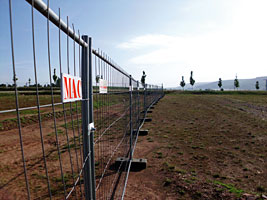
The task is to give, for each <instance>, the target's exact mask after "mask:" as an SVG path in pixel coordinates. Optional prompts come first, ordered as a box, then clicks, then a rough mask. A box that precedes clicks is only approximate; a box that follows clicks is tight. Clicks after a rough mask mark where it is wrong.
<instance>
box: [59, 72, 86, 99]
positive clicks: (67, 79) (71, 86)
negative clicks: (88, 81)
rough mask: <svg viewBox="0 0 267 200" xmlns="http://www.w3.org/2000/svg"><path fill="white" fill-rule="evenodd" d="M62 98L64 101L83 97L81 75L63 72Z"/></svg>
mask: <svg viewBox="0 0 267 200" xmlns="http://www.w3.org/2000/svg"><path fill="white" fill-rule="evenodd" d="M61 98H62V102H63V103H66V102H71V101H77V100H81V99H82V81H81V77H78V76H72V75H69V74H64V73H62V74H61Z"/></svg>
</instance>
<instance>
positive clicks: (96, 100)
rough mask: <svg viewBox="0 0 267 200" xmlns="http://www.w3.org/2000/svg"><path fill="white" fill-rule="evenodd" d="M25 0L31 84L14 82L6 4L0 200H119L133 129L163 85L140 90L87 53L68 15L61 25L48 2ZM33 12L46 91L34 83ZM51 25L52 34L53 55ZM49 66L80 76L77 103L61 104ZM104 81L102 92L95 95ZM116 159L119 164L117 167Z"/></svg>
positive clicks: (85, 40)
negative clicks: (8, 65) (40, 26)
mask: <svg viewBox="0 0 267 200" xmlns="http://www.w3.org/2000/svg"><path fill="white" fill-rule="evenodd" d="M26 1H27V2H28V3H30V5H31V25H32V26H31V27H32V29H31V32H32V36H31V40H32V56H33V62H32V63H33V65H32V66H31V69H32V73H33V74H34V84H33V85H31V86H30V84H29V86H28V87H20V86H19V85H18V84H17V77H19V76H20V75H19V74H18V73H17V69H16V57H15V50H16V49H15V47H14V35H13V22H12V17H13V15H12V1H11V0H9V14H10V33H11V50H12V66H13V81H14V84H13V86H12V87H10V88H2V91H1V93H0V98H1V102H2V104H1V106H0V107H1V110H0V128H1V129H0V152H1V153H0V164H1V165H0V177H1V178H0V199H1V198H6V199H8V198H9V196H11V198H14V197H15V199H16V198H17V199H122V198H123V197H124V194H125V190H126V186H127V180H128V175H129V172H130V166H131V161H132V157H133V153H134V149H135V146H136V142H137V139H138V133H139V129H140V127H141V126H142V125H143V123H144V118H145V116H146V112H147V110H148V109H149V107H150V106H151V105H153V104H154V103H155V102H157V101H158V100H159V99H160V98H162V97H163V95H164V94H163V87H162V86H155V85H148V84H146V85H145V87H143V86H141V84H140V83H139V82H138V81H137V80H135V79H134V78H133V77H132V76H131V75H129V74H128V73H127V72H125V71H124V70H123V69H122V68H120V67H119V66H118V65H117V64H115V62H113V61H112V60H111V59H110V58H109V57H108V56H107V55H106V54H105V53H103V52H102V51H100V50H94V49H93V48H92V39H91V38H89V37H88V36H86V35H84V36H80V33H79V31H75V28H74V25H72V28H70V27H69V20H68V18H67V24H65V23H64V22H63V20H62V19H61V17H60V10H59V13H58V15H56V14H55V13H54V12H53V11H52V10H51V9H49V1H48V3H47V5H46V4H45V3H43V2H42V1H41V0H26ZM34 8H35V9H36V10H37V11H38V13H40V14H42V15H44V16H45V19H46V37H47V44H46V47H45V48H46V49H47V54H46V55H42V56H43V57H44V56H46V57H47V66H46V67H47V71H48V80H49V84H48V85H47V87H43V86H41V85H40V84H39V83H40V82H39V81H38V80H39V78H40V73H39V76H38V70H39V69H38V66H39V65H38V59H37V58H38V56H37V49H36V37H38V35H37V36H35V24H34V19H35V15H34V12H35V9H34ZM51 26H53V27H56V28H57V29H58V31H57V32H58V33H57V36H55V35H53V36H54V37H57V41H58V43H57V44H56V45H55V44H53V47H52V51H51V42H50V37H51V36H50V34H51V30H50V29H51V28H50V27H51ZM28 45H29V44H28ZM51 52H52V53H51ZM55 52H57V54H55ZM52 66H53V67H52ZM53 69H57V70H58V71H59V72H60V74H61V73H66V74H72V75H74V76H80V77H81V78H82V96H83V99H82V100H77V101H73V102H69V103H63V102H62V100H61V97H60V95H61V92H60V87H59V83H60V78H57V77H55V74H54V75H53ZM41 76H44V74H41ZM46 76H47V75H46ZM103 80H104V81H106V83H107V88H106V89H107V92H106V93H101V92H100V82H101V81H103ZM9 90H12V91H13V93H10V92H9ZM10 102H11V103H10ZM13 102H15V103H13ZM18 152H20V154H18ZM117 158H124V159H125V161H126V162H121V163H120V165H118V166H117V165H115V160H116V159H117Z"/></svg>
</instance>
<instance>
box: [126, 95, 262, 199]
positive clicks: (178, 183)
mask: <svg viewBox="0 0 267 200" xmlns="http://www.w3.org/2000/svg"><path fill="white" fill-rule="evenodd" d="M149 117H151V118H152V122H147V123H145V125H144V127H143V129H148V130H149V134H148V135H147V136H140V137H139V139H138V143H137V147H136V150H135V154H134V157H135V158H146V159H148V163H147V168H146V169H145V170H143V171H140V172H131V173H130V176H129V181H128V185H127V191H126V195H125V199H210V200H216V199H263V197H261V195H262V194H265V195H266V194H267V123H266V120H267V98H266V97H265V96H264V95H192V94H186V95H184V94H175V93H174V94H169V95H166V96H165V97H164V98H163V99H162V100H161V101H160V102H159V103H158V104H157V105H156V106H155V109H153V112H152V114H149Z"/></svg>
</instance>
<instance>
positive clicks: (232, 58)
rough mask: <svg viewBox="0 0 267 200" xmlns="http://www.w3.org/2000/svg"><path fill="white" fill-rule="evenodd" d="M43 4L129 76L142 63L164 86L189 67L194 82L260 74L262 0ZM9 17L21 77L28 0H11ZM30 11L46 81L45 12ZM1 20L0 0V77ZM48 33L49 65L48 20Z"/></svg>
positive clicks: (264, 50) (27, 55) (264, 25)
mask: <svg viewBox="0 0 267 200" xmlns="http://www.w3.org/2000/svg"><path fill="white" fill-rule="evenodd" d="M44 2H45V3H47V1H46V0H44ZM50 7H51V8H52V10H54V11H55V12H56V13H58V8H59V7H60V8H61V16H62V18H63V20H64V19H65V20H64V21H65V22H66V16H67V15H68V16H69V21H70V25H71V24H72V23H73V24H74V25H75V29H76V30H78V29H79V31H80V33H81V35H89V36H91V37H92V40H93V48H95V49H98V48H100V49H102V50H103V51H104V52H105V53H107V54H108V55H109V56H110V57H111V58H112V59H113V60H114V61H116V63H118V64H119V65H120V67H122V68H123V69H124V70H125V71H127V72H128V73H129V74H131V75H132V76H133V77H134V78H135V79H137V80H140V78H141V75H142V71H143V70H144V71H145V72H146V74H147V79H146V82H147V83H151V84H162V83H163V84H164V86H165V87H176V86H179V83H180V81H181V77H182V76H184V77H185V82H186V83H188V82H189V77H190V72H191V71H193V76H194V79H195V80H196V82H209V81H217V80H218V79H219V78H222V80H227V79H234V78H235V76H236V75H237V76H238V78H239V79H243V78H255V77H259V76H267V73H266V71H265V68H266V66H267V21H266V19H267V12H266V10H267V1H266V0H164V1H162V0H134V1H126V0H98V1H92V0H90V1H86V0H79V1H78V0H77V1H71V0H56V1H55V0H54V1H53V0H50ZM12 17H13V28H14V46H15V61H16V69H17V74H18V78H19V80H18V81H19V83H20V84H24V83H25V82H27V80H28V79H29V78H31V79H32V80H33V77H34V74H33V55H32V35H31V34H32V29H31V7H30V5H29V4H28V3H27V2H26V1H22V0H12ZM34 17H35V18H34V20H35V35H36V49H37V50H36V55H37V67H38V77H39V80H38V81H39V82H40V83H47V82H48V73H47V69H48V68H47V65H48V61H47V36H46V19H45V18H44V17H43V16H42V15H40V14H39V13H38V12H37V11H35V13H34ZM9 23H10V22H9V7H8V1H7V0H5V1H3V0H1V1H0V25H1V31H0V80H1V81H0V82H1V83H12V65H11V47H10V46H11V45H10V25H9ZM50 37H51V60H52V61H51V62H52V65H55V66H56V65H58V64H56V60H57V59H58V50H57V48H56V46H54V44H56V43H57V42H58V38H57V37H58V32H57V29H56V27H55V26H53V25H51V31H50ZM64 47H65V44H62V49H63V50H62V51H63V52H64ZM76 53H77V52H76ZM63 57H64V55H63ZM70 62H72V61H70ZM63 65H66V63H63Z"/></svg>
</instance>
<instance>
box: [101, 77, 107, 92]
mask: <svg viewBox="0 0 267 200" xmlns="http://www.w3.org/2000/svg"><path fill="white" fill-rule="evenodd" d="M99 93H103V94H104V93H108V82H107V80H104V79H100V80H99Z"/></svg>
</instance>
